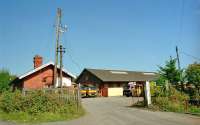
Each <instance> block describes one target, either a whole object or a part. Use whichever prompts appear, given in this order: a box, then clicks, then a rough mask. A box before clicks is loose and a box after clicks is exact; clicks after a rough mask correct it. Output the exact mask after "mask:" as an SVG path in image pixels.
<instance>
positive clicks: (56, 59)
mask: <svg viewBox="0 0 200 125" xmlns="http://www.w3.org/2000/svg"><path fill="white" fill-rule="evenodd" d="M60 25H61V9H60V8H58V9H57V18H56V49H55V64H54V77H53V80H54V81H53V82H54V87H56V84H57V76H58V75H57V65H58V47H59V41H60Z"/></svg>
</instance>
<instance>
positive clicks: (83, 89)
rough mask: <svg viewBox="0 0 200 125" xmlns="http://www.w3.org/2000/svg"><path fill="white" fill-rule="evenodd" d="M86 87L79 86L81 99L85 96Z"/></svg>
mask: <svg viewBox="0 0 200 125" xmlns="http://www.w3.org/2000/svg"><path fill="white" fill-rule="evenodd" d="M86 93H87V87H86V86H81V87H80V94H81V97H86V96H87V94H86Z"/></svg>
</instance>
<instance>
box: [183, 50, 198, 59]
mask: <svg viewBox="0 0 200 125" xmlns="http://www.w3.org/2000/svg"><path fill="white" fill-rule="evenodd" d="M180 53H181V54H184V55H186V56H188V57H191V58H193V59H196V60H198V61H200V58H198V57H196V56H193V55H191V54H188V53H186V52H183V51H180Z"/></svg>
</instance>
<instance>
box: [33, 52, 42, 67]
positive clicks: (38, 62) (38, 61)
mask: <svg viewBox="0 0 200 125" xmlns="http://www.w3.org/2000/svg"><path fill="white" fill-rule="evenodd" d="M33 63H34V69H35V68H38V67H40V66H41V65H42V57H41V56H39V55H35V57H34V58H33Z"/></svg>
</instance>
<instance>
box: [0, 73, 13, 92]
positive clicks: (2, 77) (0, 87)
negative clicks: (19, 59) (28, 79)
mask: <svg viewBox="0 0 200 125" xmlns="http://www.w3.org/2000/svg"><path fill="white" fill-rule="evenodd" d="M14 79H15V76H12V75H11V74H10V73H9V72H8V71H7V70H0V93H2V92H4V91H6V90H8V89H9V84H10V83H11V82H12V80H14Z"/></svg>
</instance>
